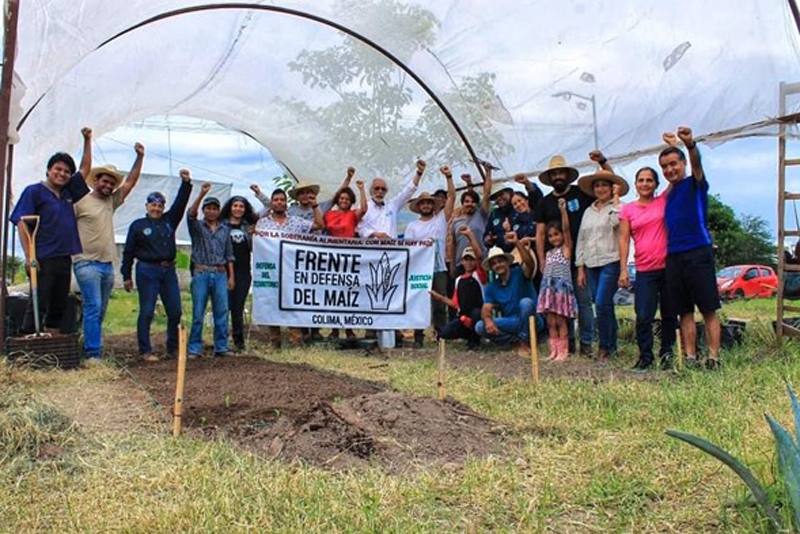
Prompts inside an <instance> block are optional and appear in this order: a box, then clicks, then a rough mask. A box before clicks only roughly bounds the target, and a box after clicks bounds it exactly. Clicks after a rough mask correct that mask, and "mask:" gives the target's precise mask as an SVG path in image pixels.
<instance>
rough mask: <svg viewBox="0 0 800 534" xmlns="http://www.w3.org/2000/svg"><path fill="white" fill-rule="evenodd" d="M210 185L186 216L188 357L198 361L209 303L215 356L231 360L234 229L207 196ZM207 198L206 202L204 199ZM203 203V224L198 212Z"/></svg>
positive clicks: (202, 187) (206, 186)
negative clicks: (189, 257) (189, 249)
mask: <svg viewBox="0 0 800 534" xmlns="http://www.w3.org/2000/svg"><path fill="white" fill-rule="evenodd" d="M210 190H211V182H206V183H204V184H203V185H202V186H201V187H200V194H199V195H197V198H196V199H194V202H193V203H192V205H191V206H190V207H189V213H188V214H187V216H186V223H187V224H188V226H189V236H190V237H191V239H192V283H191V290H192V330H191V332H190V334H189V357H190V358H199V357H200V356H201V354H202V353H203V317H204V316H205V313H206V306H207V304H208V300H209V299H211V310H212V312H213V314H214V354H215V355H216V356H228V355H230V352H229V351H228V291H231V290H233V288H234V285H235V282H234V276H233V260H234V256H233V243H232V242H231V240H230V239H229V237H230V232H231V228H230V226H229V225H228V223H227V222H226V221H220V220H219V212H220V202H219V199H218V198H216V197H208V198H205V196H206V195H207V194H208V192H209V191H210ZM204 198H205V199H204ZM200 202H202V203H203V220H202V221H201V220H199V219H198V218H197V210H198V208H199V207H200Z"/></svg>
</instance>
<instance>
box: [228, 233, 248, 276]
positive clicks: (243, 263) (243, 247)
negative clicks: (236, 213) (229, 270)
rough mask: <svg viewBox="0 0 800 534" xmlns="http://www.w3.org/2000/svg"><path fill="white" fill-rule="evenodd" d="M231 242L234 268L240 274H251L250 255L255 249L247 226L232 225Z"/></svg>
mask: <svg viewBox="0 0 800 534" xmlns="http://www.w3.org/2000/svg"><path fill="white" fill-rule="evenodd" d="M230 227H231V237H230V239H231V242H232V243H233V257H234V260H233V268H234V270H235V271H238V272H250V255H251V249H252V247H253V245H252V241H251V239H252V238H251V236H250V234H249V233H247V225H246V224H242V223H239V224H231V225H230Z"/></svg>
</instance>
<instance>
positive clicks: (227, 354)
mask: <svg viewBox="0 0 800 534" xmlns="http://www.w3.org/2000/svg"><path fill="white" fill-rule="evenodd" d="M230 356H233V353H232V352H231V351H229V350H225V351H222V352H215V353H214V357H216V358H228V357H230Z"/></svg>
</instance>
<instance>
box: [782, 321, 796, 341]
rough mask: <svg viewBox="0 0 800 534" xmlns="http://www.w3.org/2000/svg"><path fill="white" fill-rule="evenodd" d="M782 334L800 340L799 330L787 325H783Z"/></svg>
mask: <svg viewBox="0 0 800 534" xmlns="http://www.w3.org/2000/svg"><path fill="white" fill-rule="evenodd" d="M783 333H784V334H786V335H788V336H792V337H797V338H800V330H798V329H797V328H795V327H793V326H791V325H788V324H784V325H783Z"/></svg>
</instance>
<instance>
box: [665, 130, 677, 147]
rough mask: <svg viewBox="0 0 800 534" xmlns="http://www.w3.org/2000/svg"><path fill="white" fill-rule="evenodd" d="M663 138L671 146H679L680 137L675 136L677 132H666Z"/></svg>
mask: <svg viewBox="0 0 800 534" xmlns="http://www.w3.org/2000/svg"><path fill="white" fill-rule="evenodd" d="M661 140H662V141H664V142H665V143H666V144H668V145H669V146H671V147H676V146H678V139H677V138H676V137H675V134H674V133H672V132H664V133H663V134H662V135H661Z"/></svg>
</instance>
